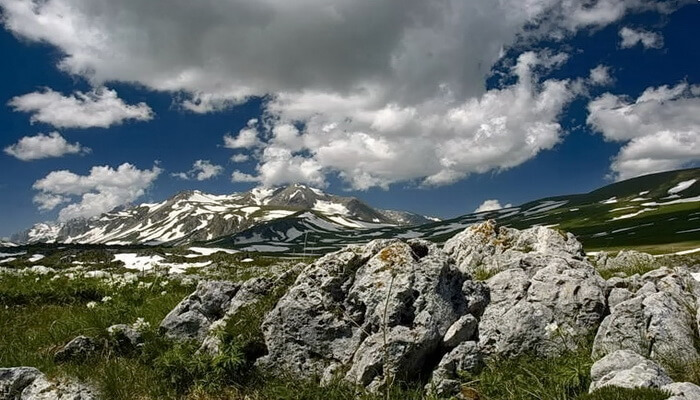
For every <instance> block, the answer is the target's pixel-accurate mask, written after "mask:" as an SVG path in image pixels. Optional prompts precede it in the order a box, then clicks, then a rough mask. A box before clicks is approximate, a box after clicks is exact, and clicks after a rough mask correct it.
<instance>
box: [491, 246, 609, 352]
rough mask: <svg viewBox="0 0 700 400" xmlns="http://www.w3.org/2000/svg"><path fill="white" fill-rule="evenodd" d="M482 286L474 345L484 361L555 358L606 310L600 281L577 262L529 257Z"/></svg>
mask: <svg viewBox="0 0 700 400" xmlns="http://www.w3.org/2000/svg"><path fill="white" fill-rule="evenodd" d="M487 284H488V286H489V289H490V295H491V303H490V304H489V306H488V307H487V308H486V311H485V312H484V315H483V316H482V317H481V320H480V322H479V345H480V347H481V350H482V351H483V352H484V353H485V354H486V355H489V356H501V357H512V356H517V355H519V354H523V353H530V352H532V353H536V354H540V355H547V356H551V355H556V354H559V353H561V351H563V350H565V349H567V348H568V349H570V348H573V347H576V346H577V345H578V344H579V343H580V342H581V341H582V340H584V339H585V338H586V337H588V336H589V335H591V334H592V333H594V332H595V331H596V329H597V327H598V325H599V323H600V321H601V320H602V319H603V316H604V313H605V311H606V298H605V289H606V283H605V281H604V280H603V279H602V278H601V277H600V275H598V273H597V272H596V271H595V270H594V269H593V267H592V266H591V265H590V264H588V263H587V262H584V261H579V260H576V259H564V258H560V257H557V256H546V255H539V254H535V255H531V256H528V257H525V258H523V259H522V260H521V263H520V265H519V266H518V267H515V268H511V269H508V270H505V271H503V272H501V273H499V274H497V275H496V276H494V277H492V278H490V279H489V280H488V281H487Z"/></svg>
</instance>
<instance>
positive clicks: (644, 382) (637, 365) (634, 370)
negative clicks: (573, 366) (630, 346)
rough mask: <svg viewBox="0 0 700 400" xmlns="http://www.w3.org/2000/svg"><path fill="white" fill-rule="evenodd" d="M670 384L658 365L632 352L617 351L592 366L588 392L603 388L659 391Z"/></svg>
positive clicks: (669, 380) (664, 372) (666, 375)
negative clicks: (654, 389) (614, 387)
mask: <svg viewBox="0 0 700 400" xmlns="http://www.w3.org/2000/svg"><path fill="white" fill-rule="evenodd" d="M672 382H673V381H672V380H671V378H669V376H668V374H666V371H664V369H663V368H661V366H660V365H659V364H657V363H655V362H653V361H651V360H648V359H646V358H644V357H642V356H640V355H639V354H637V353H634V352H632V351H628V350H618V351H615V352H613V353H610V354H608V355H607V356H605V357H603V358H601V359H600V360H598V361H596V362H595V363H594V364H593V366H592V367H591V386H590V389H589V392H593V391H594V390H596V389H600V388H601V387H604V386H619V387H623V388H629V389H634V388H656V389H660V388H662V387H664V386H665V385H668V384H670V383H672Z"/></svg>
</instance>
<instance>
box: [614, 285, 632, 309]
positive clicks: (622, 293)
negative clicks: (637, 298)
mask: <svg viewBox="0 0 700 400" xmlns="http://www.w3.org/2000/svg"><path fill="white" fill-rule="evenodd" d="M632 297H634V293H632V292H630V291H629V290H627V289H622V288H614V289H613V290H611V291H610V294H609V295H608V307H610V308H611V309H612V308H613V307H615V306H616V305H618V304H620V303H622V302H623V301H627V300H629V299H631V298H632Z"/></svg>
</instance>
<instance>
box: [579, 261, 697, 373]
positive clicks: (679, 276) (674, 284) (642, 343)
mask: <svg viewBox="0 0 700 400" xmlns="http://www.w3.org/2000/svg"><path fill="white" fill-rule="evenodd" d="M642 279H643V281H645V284H644V285H643V286H642V287H641V288H640V289H639V290H638V291H637V292H636V293H635V296H634V297H632V298H631V299H629V300H625V301H623V302H621V303H619V304H617V305H616V306H615V307H613V308H612V309H611V313H610V315H608V316H607V317H605V320H603V323H602V324H601V326H600V329H599V330H598V332H597V334H596V337H595V340H594V343H593V357H595V358H599V357H603V356H605V355H607V354H609V353H611V352H614V351H615V350H630V351H633V352H636V353H638V354H640V355H641V356H643V357H648V358H652V359H656V360H658V361H660V362H662V363H663V361H664V359H667V358H669V357H671V358H673V359H676V360H677V359H678V357H683V358H684V360H685V361H688V362H693V361H697V360H698V359H700V354H698V351H697V349H696V347H695V343H696V341H697V340H698V337H697V319H696V312H695V311H693V309H694V307H693V306H694V305H695V304H696V301H697V293H698V287H697V286H698V285H697V282H695V281H694V280H693V279H692V278H691V277H690V274H688V273H687V272H685V271H682V270H670V269H667V268H661V269H659V270H655V271H652V272H649V273H647V274H645V275H644V276H643V277H642Z"/></svg>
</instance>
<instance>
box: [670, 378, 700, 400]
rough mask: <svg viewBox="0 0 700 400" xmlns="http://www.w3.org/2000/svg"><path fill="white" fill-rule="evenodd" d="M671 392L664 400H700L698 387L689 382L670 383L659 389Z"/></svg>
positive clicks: (699, 387)
mask: <svg viewBox="0 0 700 400" xmlns="http://www.w3.org/2000/svg"><path fill="white" fill-rule="evenodd" d="M661 389H662V390H665V391H667V392H671V394H672V396H671V397H669V398H668V399H666V400H700V386H698V385H696V384H694V383H690V382H678V383H671V384H668V385H666V386H664V387H662V388H661Z"/></svg>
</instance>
